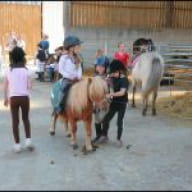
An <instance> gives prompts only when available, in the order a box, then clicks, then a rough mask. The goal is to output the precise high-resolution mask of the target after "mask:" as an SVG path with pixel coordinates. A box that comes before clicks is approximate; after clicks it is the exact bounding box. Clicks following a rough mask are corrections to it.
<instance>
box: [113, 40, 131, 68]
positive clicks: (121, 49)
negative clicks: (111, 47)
mask: <svg viewBox="0 0 192 192" xmlns="http://www.w3.org/2000/svg"><path fill="white" fill-rule="evenodd" d="M113 58H114V59H117V60H119V61H121V62H122V63H123V66H124V67H125V69H127V67H128V63H129V58H130V55H129V53H128V52H126V51H125V45H124V43H122V42H120V43H119V44H118V51H117V52H115V53H114V56H113Z"/></svg>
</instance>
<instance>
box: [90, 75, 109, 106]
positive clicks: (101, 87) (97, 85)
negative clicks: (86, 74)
mask: <svg viewBox="0 0 192 192" xmlns="http://www.w3.org/2000/svg"><path fill="white" fill-rule="evenodd" d="M88 81H89V93H88V94H89V98H90V100H91V101H92V102H93V103H96V104H97V103H101V102H102V101H103V100H105V99H106V94H107V93H108V92H109V90H108V87H107V83H106V81H105V80H103V79H102V78H101V77H99V76H96V77H92V78H89V79H88Z"/></svg>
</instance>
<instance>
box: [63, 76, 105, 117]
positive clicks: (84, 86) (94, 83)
mask: <svg viewBox="0 0 192 192" xmlns="http://www.w3.org/2000/svg"><path fill="white" fill-rule="evenodd" d="M106 91H107V85H106V83H105V82H104V80H102V79H101V77H93V78H86V79H83V80H81V81H80V82H78V83H76V84H75V85H73V86H72V87H71V90H70V91H69V96H68V100H67V104H68V107H70V109H71V111H73V112H74V113H77V114H81V113H82V112H83V111H84V110H86V107H87V106H88V100H89V99H90V100H91V101H92V102H100V101H101V100H102V99H103V98H104V96H105V93H106Z"/></svg>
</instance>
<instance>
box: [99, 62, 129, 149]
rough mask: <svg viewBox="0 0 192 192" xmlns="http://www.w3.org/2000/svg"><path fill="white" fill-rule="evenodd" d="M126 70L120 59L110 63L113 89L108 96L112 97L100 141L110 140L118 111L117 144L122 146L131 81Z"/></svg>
mask: <svg viewBox="0 0 192 192" xmlns="http://www.w3.org/2000/svg"><path fill="white" fill-rule="evenodd" d="M125 74H126V71H125V68H124V66H123V64H122V63H121V62H120V61H118V60H113V61H112V62H111V64H110V76H111V81H112V86H113V87H112V90H113V92H111V93H110V94H108V95H107V97H108V98H111V99H112V102H111V105H110V109H109V112H108V114H107V115H106V116H105V118H104V120H103V130H102V136H101V137H100V139H99V141H100V142H101V143H102V142H106V141H107V140H108V137H107V136H108V130H109V123H110V121H111V120H112V118H113V117H114V115H115V114H116V113H117V114H118V117H117V127H118V129H117V144H118V146H119V147H121V146H122V141H121V136H122V131H123V118H124V115H125V111H126V107H127V103H128V93H127V92H128V86H129V82H128V79H127V76H126V75H125Z"/></svg>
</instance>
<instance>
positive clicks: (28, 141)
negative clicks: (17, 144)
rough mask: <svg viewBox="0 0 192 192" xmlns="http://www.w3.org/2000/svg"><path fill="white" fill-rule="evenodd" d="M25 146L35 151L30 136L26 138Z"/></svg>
mask: <svg viewBox="0 0 192 192" xmlns="http://www.w3.org/2000/svg"><path fill="white" fill-rule="evenodd" d="M25 147H26V149H28V150H30V151H33V150H34V146H33V144H32V142H31V139H30V138H27V139H26V140H25Z"/></svg>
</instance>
